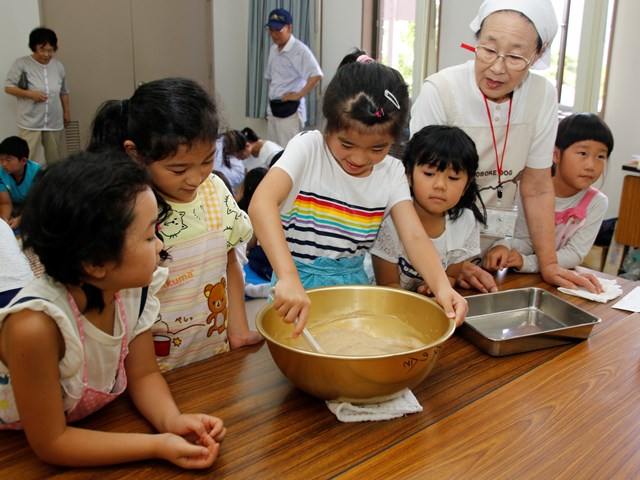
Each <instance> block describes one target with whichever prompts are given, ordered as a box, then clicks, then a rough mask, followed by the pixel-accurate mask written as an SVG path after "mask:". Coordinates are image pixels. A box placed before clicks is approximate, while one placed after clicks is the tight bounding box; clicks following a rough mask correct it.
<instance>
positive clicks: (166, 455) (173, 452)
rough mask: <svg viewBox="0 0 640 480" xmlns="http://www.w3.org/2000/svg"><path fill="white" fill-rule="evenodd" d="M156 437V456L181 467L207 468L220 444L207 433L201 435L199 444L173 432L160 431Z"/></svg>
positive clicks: (214, 458) (216, 456)
mask: <svg viewBox="0 0 640 480" xmlns="http://www.w3.org/2000/svg"><path fill="white" fill-rule="evenodd" d="M157 439H158V442H157V456H158V457H159V458H163V459H165V460H168V461H170V462H171V463H173V464H175V465H177V466H179V467H182V468H188V469H195V468H208V467H210V466H211V465H213V462H215V460H216V458H218V453H219V452H220V444H219V443H217V442H216V441H215V440H214V439H213V438H211V437H210V436H209V435H205V436H204V437H202V442H201V444H200V445H195V444H193V443H190V442H188V441H187V440H186V439H185V438H182V437H181V436H179V435H175V434H173V433H161V434H159V435H157Z"/></svg>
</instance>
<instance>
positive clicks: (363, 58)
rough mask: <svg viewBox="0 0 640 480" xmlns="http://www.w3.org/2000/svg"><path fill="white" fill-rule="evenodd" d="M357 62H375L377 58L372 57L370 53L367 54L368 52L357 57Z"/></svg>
mask: <svg viewBox="0 0 640 480" xmlns="http://www.w3.org/2000/svg"><path fill="white" fill-rule="evenodd" d="M356 62H358V63H371V62H375V60H374V59H373V58H371V57H370V56H369V55H367V54H366V53H363V54H362V55H360V56H359V57H358V58H356Z"/></svg>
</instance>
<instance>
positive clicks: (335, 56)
mask: <svg viewBox="0 0 640 480" xmlns="http://www.w3.org/2000/svg"><path fill="white" fill-rule="evenodd" d="M361 18H362V2H354V1H349V2H347V1H345V0H322V58H321V60H320V62H321V66H322V71H323V73H324V78H323V79H322V91H324V90H325V89H326V88H327V85H329V81H330V80H331V78H333V75H334V74H335V73H336V70H337V69H338V65H339V64H340V62H341V61H342V59H343V58H344V56H345V55H346V54H347V53H349V51H351V50H353V49H354V48H361V44H360V41H361V38H362V21H361V20H360V19H361Z"/></svg>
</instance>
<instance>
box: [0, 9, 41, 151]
mask: <svg viewBox="0 0 640 480" xmlns="http://www.w3.org/2000/svg"><path fill="white" fill-rule="evenodd" d="M0 12H1V13H0V18H1V20H0V79H1V80H2V85H3V88H2V90H1V91H0V140H2V139H3V138H5V137H8V136H10V135H16V134H17V133H18V127H17V125H16V116H15V109H16V99H15V97H12V96H11V95H7V94H6V93H4V79H5V76H6V75H7V72H8V71H9V67H10V66H11V64H12V63H13V61H14V60H15V59H16V58H18V57H23V56H25V55H29V54H30V53H31V50H29V45H28V44H29V32H31V30H33V29H34V28H36V27H38V26H39V25H40V11H39V8H38V0H0Z"/></svg>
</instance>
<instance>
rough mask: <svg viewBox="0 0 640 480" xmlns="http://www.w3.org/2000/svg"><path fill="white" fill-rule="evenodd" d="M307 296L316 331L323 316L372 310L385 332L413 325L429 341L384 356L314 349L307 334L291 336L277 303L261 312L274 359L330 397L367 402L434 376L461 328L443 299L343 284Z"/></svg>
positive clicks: (259, 323) (297, 380)
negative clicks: (449, 342)
mask: <svg viewBox="0 0 640 480" xmlns="http://www.w3.org/2000/svg"><path fill="white" fill-rule="evenodd" d="M307 294H308V295H309V298H310V299H311V314H310V315H309V320H308V322H307V328H308V329H309V331H310V332H311V333H312V334H313V333H314V324H317V325H319V324H321V323H322V321H323V320H325V321H326V319H332V318H337V317H344V316H345V315H350V314H354V312H356V313H355V314H357V312H371V313H373V314H380V315H382V316H384V318H385V322H381V324H379V325H374V328H377V329H378V330H379V331H378V333H379V334H381V335H385V336H389V337H390V338H392V337H394V336H395V335H394V332H397V331H399V330H401V329H402V328H404V327H405V326H406V325H408V326H409V327H411V328H413V329H415V331H417V333H418V335H420V336H421V337H422V338H419V340H420V342H421V343H424V345H423V346H421V347H420V348H417V349H413V350H407V351H404V352H402V353H395V354H383V355H370V356H350V355H349V356H347V355H332V354H329V353H326V354H321V353H315V352H311V351H308V347H307V346H306V345H305V342H304V340H303V339H302V338H301V337H299V338H297V339H295V340H293V339H291V334H292V332H293V326H292V325H290V324H286V323H284V322H283V321H282V318H281V317H280V316H279V315H278V314H277V313H276V312H275V310H273V308H272V305H271V303H267V304H266V305H265V306H264V307H262V309H261V310H260V311H259V312H258V315H257V317H256V328H257V329H258V331H259V332H260V333H261V334H262V335H263V336H264V337H265V339H266V341H267V345H268V347H269V351H270V352H271V356H272V357H273V360H274V362H275V363H276V365H277V366H278V368H279V369H280V371H281V372H282V373H283V374H284V375H285V377H287V378H288V379H289V380H290V381H291V382H292V383H293V384H294V385H296V386H297V387H298V388H300V389H301V390H303V391H304V392H306V393H308V394H310V395H313V396H315V397H318V398H321V399H324V400H356V401H362V402H366V400H368V399H372V398H375V397H380V396H385V395H391V394H394V393H396V392H399V391H400V390H402V389H404V388H410V389H411V388H413V387H415V386H416V385H418V384H419V383H420V382H422V381H423V380H424V379H425V378H426V376H427V375H428V374H429V372H430V371H431V369H432V368H433V366H434V365H435V362H436V359H437V358H438V354H439V352H440V348H441V346H442V344H443V343H444V342H445V341H446V340H447V339H448V338H449V337H450V336H451V335H452V334H453V331H454V329H455V322H454V321H453V320H451V319H449V318H447V317H446V315H445V313H444V311H443V310H442V308H441V307H440V306H439V305H438V304H437V303H435V302H434V301H433V300H431V299H429V298H427V297H425V296H423V295H419V294H417V293H412V292H408V291H406V290H399V289H395V288H387V287H378V286H370V285H343V286H335V287H322V288H316V289H312V290H308V291H307ZM394 317H395V318H394ZM389 319H391V320H389ZM394 323H395V325H394Z"/></svg>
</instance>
